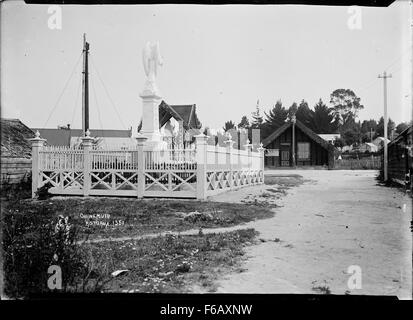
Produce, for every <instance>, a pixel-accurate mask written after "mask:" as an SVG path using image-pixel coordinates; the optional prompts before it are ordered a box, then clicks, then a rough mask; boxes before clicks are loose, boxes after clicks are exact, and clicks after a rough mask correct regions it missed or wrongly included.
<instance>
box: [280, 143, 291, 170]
mask: <svg viewBox="0 0 413 320" xmlns="http://www.w3.org/2000/svg"><path fill="white" fill-rule="evenodd" d="M289 166H290V148H289V147H288V148H286V147H284V148H281V167H289Z"/></svg>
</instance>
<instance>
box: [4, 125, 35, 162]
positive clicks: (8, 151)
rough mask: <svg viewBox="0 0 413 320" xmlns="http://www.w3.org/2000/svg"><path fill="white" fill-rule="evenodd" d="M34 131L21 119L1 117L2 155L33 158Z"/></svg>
mask: <svg viewBox="0 0 413 320" xmlns="http://www.w3.org/2000/svg"><path fill="white" fill-rule="evenodd" d="M31 138H34V132H33V131H32V130H30V128H29V127H27V126H26V125H25V124H24V123H23V122H21V121H20V120H19V119H1V156H2V157H6V158H31V154H32V147H31V143H30V141H28V139H31Z"/></svg>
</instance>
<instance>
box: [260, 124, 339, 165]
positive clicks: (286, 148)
mask: <svg viewBox="0 0 413 320" xmlns="http://www.w3.org/2000/svg"><path fill="white" fill-rule="evenodd" d="M263 145H264V147H265V148H266V153H265V166H267V167H275V168H282V167H286V168H289V167H296V166H299V167H310V166H311V167H319V166H324V167H328V168H329V169H331V168H333V167H334V151H335V148H334V146H333V145H332V144H331V143H328V142H327V141H326V140H324V139H323V138H321V137H320V136H319V135H318V134H316V133H315V132H314V131H312V130H311V129H310V128H308V127H306V126H305V125H304V124H303V123H302V122H300V121H299V120H297V119H295V117H292V119H290V120H287V121H286V122H285V123H284V124H283V125H282V126H281V127H279V128H278V129H277V130H275V131H274V132H273V133H272V134H270V135H269V136H268V137H267V138H265V139H264V140H263Z"/></svg>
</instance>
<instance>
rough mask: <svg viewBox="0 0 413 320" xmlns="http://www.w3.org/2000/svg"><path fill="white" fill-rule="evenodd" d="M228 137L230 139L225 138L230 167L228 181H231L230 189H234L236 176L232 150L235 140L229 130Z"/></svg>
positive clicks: (227, 162) (227, 161)
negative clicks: (234, 174)
mask: <svg viewBox="0 0 413 320" xmlns="http://www.w3.org/2000/svg"><path fill="white" fill-rule="evenodd" d="M226 136H227V138H228V140H225V141H224V143H225V144H226V146H227V154H226V156H227V160H226V164H227V166H228V168H229V179H228V183H229V188H230V190H232V189H233V187H234V176H233V152H232V148H233V144H234V141H232V136H231V134H230V133H229V132H227V135H226Z"/></svg>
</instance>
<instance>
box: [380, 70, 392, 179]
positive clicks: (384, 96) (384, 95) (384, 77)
mask: <svg viewBox="0 0 413 320" xmlns="http://www.w3.org/2000/svg"><path fill="white" fill-rule="evenodd" d="M391 77H392V76H391V74H387V73H386V71H384V72H383V75H381V74H379V78H382V79H383V98H384V117H383V118H384V124H383V126H384V142H383V143H384V154H383V158H384V159H383V171H384V181H387V178H388V174H387V162H388V157H387V78H391Z"/></svg>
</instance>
